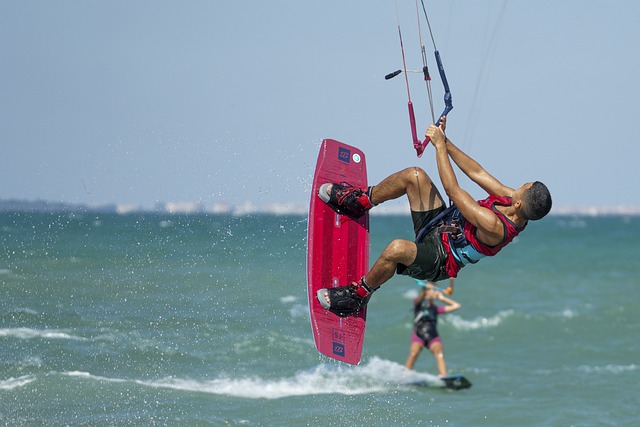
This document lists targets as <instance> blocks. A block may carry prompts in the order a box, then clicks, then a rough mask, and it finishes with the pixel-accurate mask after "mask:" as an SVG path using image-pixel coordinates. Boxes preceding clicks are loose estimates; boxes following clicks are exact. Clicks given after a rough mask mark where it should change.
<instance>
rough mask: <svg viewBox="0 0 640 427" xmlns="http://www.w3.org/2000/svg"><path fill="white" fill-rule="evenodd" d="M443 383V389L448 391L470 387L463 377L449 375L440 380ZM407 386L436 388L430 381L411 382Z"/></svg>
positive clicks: (469, 382) (469, 383)
mask: <svg viewBox="0 0 640 427" xmlns="http://www.w3.org/2000/svg"><path fill="white" fill-rule="evenodd" d="M440 380H442V382H443V383H444V388H448V389H450V390H464V389H466V388H469V387H471V381H469V380H468V379H466V378H465V377H464V376H463V375H449V376H446V377H442V378H440ZM407 385H410V386H414V387H434V386H436V385H435V384H434V383H433V382H432V381H412V382H410V383H407Z"/></svg>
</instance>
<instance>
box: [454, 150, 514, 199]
mask: <svg viewBox="0 0 640 427" xmlns="http://www.w3.org/2000/svg"><path fill="white" fill-rule="evenodd" d="M446 141H447V143H446V146H447V153H448V154H449V156H450V157H451V159H452V160H453V161H454V162H455V164H456V165H458V167H459V168H460V170H461V171H462V172H464V174H465V175H467V176H468V177H469V179H471V180H472V181H473V182H475V183H476V184H478V185H479V186H480V188H482V189H483V190H484V191H486V192H487V193H489V194H490V195H494V196H511V194H512V193H513V188H510V187H507V186H506V185H504V184H502V183H501V182H500V181H498V180H497V179H496V178H495V177H494V176H493V175H491V174H490V173H489V172H487V171H486V169H484V168H483V167H482V166H481V165H480V163H478V162H477V161H475V160H474V159H472V158H471V157H469V156H468V155H467V154H466V153H465V152H463V151H462V150H461V149H460V148H458V147H457V146H456V145H455V144H454V143H453V142H451V140H450V139H449V138H446Z"/></svg>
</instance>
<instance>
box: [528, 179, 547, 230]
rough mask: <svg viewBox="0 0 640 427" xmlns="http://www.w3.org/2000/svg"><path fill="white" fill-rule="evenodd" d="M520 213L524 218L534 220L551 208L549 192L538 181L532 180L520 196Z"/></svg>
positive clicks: (541, 216)
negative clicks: (521, 202)
mask: <svg viewBox="0 0 640 427" xmlns="http://www.w3.org/2000/svg"><path fill="white" fill-rule="evenodd" d="M522 199H523V201H524V205H523V207H522V213H523V214H524V216H525V217H526V219H530V220H532V221H535V220H537V219H540V218H543V217H544V216H545V215H546V214H548V213H549V211H550V210H551V193H549V189H548V188H547V186H546V185H544V184H543V183H541V182H540V181H536V182H534V183H533V184H532V185H531V187H529V189H528V190H527V191H526V193H525V194H524V196H523V197H522Z"/></svg>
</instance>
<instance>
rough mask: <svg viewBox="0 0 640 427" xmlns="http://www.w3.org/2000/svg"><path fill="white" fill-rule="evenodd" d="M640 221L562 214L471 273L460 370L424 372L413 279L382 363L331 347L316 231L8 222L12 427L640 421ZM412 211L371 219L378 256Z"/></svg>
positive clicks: (457, 329)
mask: <svg viewBox="0 0 640 427" xmlns="http://www.w3.org/2000/svg"><path fill="white" fill-rule="evenodd" d="M638 236H640V218H638V217H568V216H566V217H565V216H552V217H549V218H547V219H545V220H543V221H540V222H538V223H532V224H530V225H529V228H528V230H527V231H526V232H524V233H523V234H522V235H521V236H520V237H519V238H518V240H517V241H515V242H514V243H513V244H511V245H510V246H509V247H507V248H506V249H504V250H503V252H502V253H501V254H500V255H499V256H497V257H495V258H492V259H485V260H483V261H481V262H480V263H479V264H478V265H475V266H472V267H468V268H465V269H464V270H463V271H462V273H461V275H460V277H459V279H458V280H457V282H456V290H455V293H454V295H453V297H454V299H456V300H458V301H459V302H460V303H462V306H463V307H462V310H460V311H458V312H455V313H452V314H450V315H447V316H442V317H441V321H440V327H439V330H440V333H441V335H442V337H443V340H444V347H445V355H446V359H447V363H448V367H449V370H450V372H451V373H460V374H463V375H465V376H467V377H468V378H469V379H470V380H471V381H472V382H473V387H472V388H471V389H469V390H464V391H459V392H451V391H446V390H444V389H440V388H436V387H432V388H429V387H426V388H411V387H407V386H405V385H403V383H404V382H406V381H407V380H410V379H426V380H427V381H433V383H434V385H435V384H436V383H437V379H436V377H435V372H436V370H435V366H434V362H433V358H432V357H431V355H430V354H427V353H424V354H423V355H422V356H421V358H420V359H419V360H418V362H417V365H416V369H417V372H415V373H408V372H405V371H404V369H403V365H404V361H405V359H406V356H407V352H408V349H409V337H410V334H411V317H412V316H411V300H412V298H413V296H415V294H416V292H417V286H416V285H415V283H414V282H413V281H412V280H411V279H408V278H406V277H394V278H393V279H392V280H391V281H389V282H388V283H387V284H385V285H384V287H383V288H382V289H381V290H380V291H378V292H377V293H376V294H375V295H374V297H373V299H372V300H371V302H370V304H369V306H370V309H369V319H368V322H367V332H366V339H365V347H364V353H363V361H362V363H361V364H360V365H359V366H349V365H344V364H340V363H338V362H334V361H332V360H330V359H327V358H325V357H323V356H320V355H319V354H318V353H317V352H316V350H315V347H314V344H313V339H312V335H311V330H310V324H309V315H308V311H307V299H306V298H307V296H306V284H305V251H306V217H303V216H274V215H254V216H243V217H233V216H222V215H220V216H217V215H194V216H172V215H154V214H136V215H116V214H84V215H72V214H24V213H2V214H0V241H1V249H0V292H1V295H2V298H0V423H2V424H4V425H28V426H31V425H192V426H195V425H211V426H228V425H231V426H233V425H243V426H244V425H248V426H303V425H309V426H316V425H323V426H346V425H366V426H369V427H374V426H414V425H426V426H431V425H433V426H442V425H451V426H635V425H639V423H640V410H639V409H638V408H639V407H640V386H638V384H639V383H640V339H639V338H640V308H639V304H638V301H639V300H640V272H639V269H638V265H639V264H638V255H640V253H638V246H637V239H638ZM396 237H405V238H411V225H410V219H409V217H408V216H406V217H405V216H388V217H387V216H376V215H373V216H372V218H371V260H372V262H373V261H374V260H375V258H376V257H377V256H378V254H379V253H380V251H381V250H382V249H383V248H384V246H385V245H386V244H387V243H388V242H389V241H390V240H391V239H393V238H396Z"/></svg>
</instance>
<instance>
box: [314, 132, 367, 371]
mask: <svg viewBox="0 0 640 427" xmlns="http://www.w3.org/2000/svg"><path fill="white" fill-rule="evenodd" d="M343 182H346V183H348V184H350V185H353V186H356V187H364V188H366V187H367V167H366V163H365V157H364V153H363V152H362V151H361V150H359V149H358V148H355V147H352V146H350V145H347V144H344V143H342V142H339V141H335V140H333V139H325V140H324V141H322V145H321V146H320V152H319V154H318V162H317V164H316V170H315V174H314V177H313V186H312V188H311V204H310V206H309V221H308V236H307V293H308V298H309V312H310V317H311V329H312V330H313V338H314V341H315V344H316V348H317V349H318V351H319V352H320V353H322V354H324V355H326V356H329V357H331V358H333V359H336V360H340V361H342V362H345V363H350V364H353V365H355V364H358V363H360V358H361V355H362V345H363V343H364V330H365V322H366V318H367V309H366V307H365V308H363V309H362V310H361V311H360V312H358V313H357V314H356V315H354V316H349V317H339V316H337V315H335V314H333V313H331V312H330V311H328V310H326V309H324V308H323V307H322V306H321V305H320V303H319V302H318V300H317V298H316V293H317V291H318V290H320V289H323V288H331V287H336V286H345V285H348V284H350V283H351V282H355V281H358V280H360V278H361V277H362V276H364V275H365V274H366V272H367V270H368V268H369V214H368V213H367V214H365V215H364V216H362V217H360V218H359V219H358V220H353V219H351V218H349V217H347V216H344V215H340V214H338V213H336V212H335V211H334V210H333V209H331V208H330V207H329V206H327V205H326V204H325V203H324V202H323V201H322V200H320V198H319V197H318V189H319V188H320V186H321V185H322V184H324V183H343Z"/></svg>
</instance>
